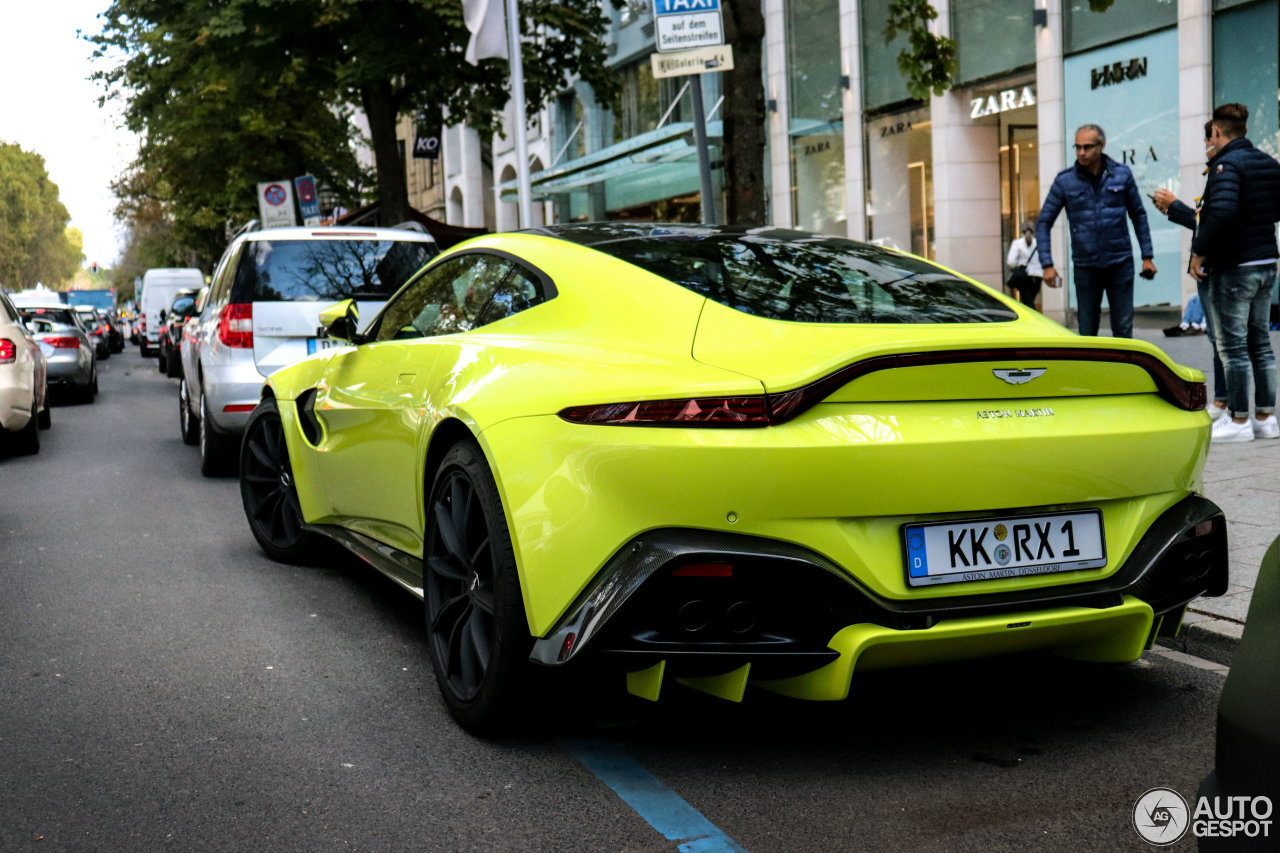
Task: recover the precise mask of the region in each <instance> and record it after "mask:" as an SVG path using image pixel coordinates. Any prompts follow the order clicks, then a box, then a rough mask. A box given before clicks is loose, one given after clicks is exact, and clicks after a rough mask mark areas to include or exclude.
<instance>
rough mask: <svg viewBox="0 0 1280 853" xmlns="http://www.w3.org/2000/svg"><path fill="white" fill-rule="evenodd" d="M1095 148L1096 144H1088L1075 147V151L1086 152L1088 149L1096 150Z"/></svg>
mask: <svg viewBox="0 0 1280 853" xmlns="http://www.w3.org/2000/svg"><path fill="white" fill-rule="evenodd" d="M1097 147H1098V143H1097V142H1091V143H1089V144H1088V145H1077V146H1076V150H1077V151H1088V150H1089V149H1090V148H1097Z"/></svg>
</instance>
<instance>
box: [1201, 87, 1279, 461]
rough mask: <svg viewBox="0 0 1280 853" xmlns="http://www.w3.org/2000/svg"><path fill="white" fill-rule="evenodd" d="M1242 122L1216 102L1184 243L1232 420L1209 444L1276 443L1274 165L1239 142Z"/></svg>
mask: <svg viewBox="0 0 1280 853" xmlns="http://www.w3.org/2000/svg"><path fill="white" fill-rule="evenodd" d="M1248 118H1249V110H1248V109H1247V108H1246V107H1245V106H1244V105H1243V104H1223V105H1222V106H1220V107H1218V108H1217V109H1216V110H1214V111H1213V120H1212V125H1213V128H1212V131H1211V134H1210V137H1209V140H1208V143H1207V144H1211V145H1213V146H1215V147H1216V152H1215V154H1214V155H1213V159H1211V160H1210V161H1209V178H1208V181H1207V182H1206V183H1205V187H1204V195H1203V196H1202V197H1201V204H1200V224H1199V227H1198V228H1197V229H1196V235H1195V239H1194V240H1193V241H1192V243H1191V254H1192V257H1191V274H1192V275H1193V276H1195V277H1196V278H1197V279H1202V280H1204V281H1205V282H1206V284H1207V285H1208V292H1209V301H1208V304H1207V305H1205V310H1206V311H1207V312H1209V313H1210V316H1211V320H1210V325H1211V326H1212V327H1213V329H1214V331H1215V333H1216V337H1217V347H1218V355H1219V356H1220V357H1221V358H1222V364H1223V367H1224V368H1225V370H1226V380H1227V410H1228V412H1229V414H1230V415H1231V417H1228V418H1220V419H1218V420H1217V421H1215V422H1214V425H1213V439H1212V440H1213V441H1214V442H1216V443H1229V442H1238V441H1252V440H1254V439H1255V438H1280V424H1277V422H1276V417H1275V406H1276V357H1275V353H1274V352H1273V351H1272V349H1271V336H1270V334H1269V331H1268V330H1269V327H1270V322H1269V321H1270V312H1271V294H1272V291H1273V290H1274V288H1275V285H1276V261H1277V259H1278V258H1280V248H1278V247H1277V245H1276V227H1275V224H1276V222H1277V220H1280V163H1277V162H1276V161H1275V159H1274V158H1273V157H1271V156H1270V155H1268V154H1267V153H1266V152H1263V151H1259V150H1258V149H1257V148H1254V147H1253V143H1251V142H1250V141H1249V140H1248V139H1247V138H1245V131H1246V129H1247V128H1246V122H1247V120H1248ZM1206 258H1208V262H1207V263H1206V261H1205V259H1206ZM1250 376H1252V378H1253V412H1254V415H1255V417H1254V419H1253V421H1252V423H1250V418H1249V379H1250Z"/></svg>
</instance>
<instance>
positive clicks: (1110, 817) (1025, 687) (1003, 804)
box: [0, 347, 1222, 853]
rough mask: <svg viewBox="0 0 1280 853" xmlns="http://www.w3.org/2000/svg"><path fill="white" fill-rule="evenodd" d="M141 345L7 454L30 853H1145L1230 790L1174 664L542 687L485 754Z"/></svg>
mask: <svg viewBox="0 0 1280 853" xmlns="http://www.w3.org/2000/svg"><path fill="white" fill-rule="evenodd" d="M136 353H137V351H136V349H135V348H132V347H131V348H129V350H128V351H127V352H126V353H124V354H123V355H116V356H113V357H112V358H111V359H109V360H108V361H106V362H104V363H103V364H102V365H101V377H100V382H101V388H102V392H101V394H100V396H99V398H98V401H97V403H95V404H93V405H81V404H69V403H63V404H61V405H58V406H56V407H55V409H54V411H53V428H52V430H50V431H48V432H45V433H43V434H42V437H43V439H44V444H43V449H42V450H41V452H40V454H39V455H38V456H35V457H22V458H6V459H0V589H2V590H3V592H2V594H0V684H2V685H3V700H2V701H0V849H2V850H6V851H8V850H27V849H40V850H76V851H79V850H86V851H90V850H91V851H114V850H131V851H149V850H178V851H181V850H233V851H240V850H254V851H258V850H266V851H276V850H299V851H323V850H341V849H353V850H374V851H377V850H415V851H434V850H442V851H467V850H496V851H531V850H557V851H559V850H574V851H629V852H630V853H640V851H674V850H677V849H686V850H703V851H713V850H726V849H735V848H734V845H736V846H737V848H739V849H745V850H749V851H753V853H764V851H788V853H792V851H833V850H857V851H861V850H868V851H879V850H885V851H890V850H892V851H907V850H922V851H923V850H929V851H933V850H937V851H951V850H981V851H994V850H1027V849H1036V850H1041V851H1057V850H1062V851H1078V850H1125V849H1130V850H1143V849H1147V845H1146V844H1145V843H1144V842H1143V841H1142V840H1141V839H1140V838H1139V837H1138V835H1137V834H1136V832H1135V831H1134V829H1133V828H1132V826H1131V824H1130V820H1131V813H1132V809H1133V805H1134V803H1135V802H1136V801H1137V799H1138V797H1139V796H1141V795H1142V794H1143V793H1144V792H1145V791H1147V790H1148V789H1150V788H1152V787H1156V786H1167V787H1172V788H1174V789H1176V790H1178V791H1180V792H1181V793H1182V794H1183V795H1184V796H1187V797H1190V796H1191V795H1192V794H1194V792H1195V789H1196V786H1197V785H1198V784H1199V782H1200V780H1201V778H1202V777H1203V776H1204V775H1205V774H1206V772H1207V771H1208V770H1209V767H1210V764H1211V761H1212V748H1213V723H1214V712H1215V706H1216V703H1217V698H1218V695H1219V692H1220V690H1221V686H1222V676H1221V674H1219V673H1215V672H1212V671H1209V670H1206V669H1203V668H1200V667H1197V666H1193V665H1189V664H1188V663H1185V662H1182V661H1179V660H1174V659H1172V658H1170V657H1168V656H1166V655H1165V654H1163V653H1162V654H1155V655H1148V656H1147V657H1146V658H1144V659H1143V660H1142V661H1140V662H1138V663H1135V664H1128V665H1121V666H1083V665H1073V664H1070V663H1065V662H1061V661H1056V660H1052V659H1044V658H1018V659H1008V660H1002V661H999V662H994V663H990V662H989V663H983V664H979V665H966V666H954V667H939V668H931V669H924V670H914V671H910V672H905V673H876V674H870V675H867V676H864V677H860V678H859V679H857V680H856V681H855V685H854V693H853V696H852V698H850V699H849V700H848V701H846V702H844V703H840V704H836V705H819V704H803V703H796V702H790V701H783V700H780V699H776V698H773V697H771V696H768V695H756V694H748V697H747V700H746V701H745V702H744V703H743V704H741V705H733V704H729V703H725V702H721V701H719V700H714V699H710V698H705V697H702V696H700V695H699V694H692V693H689V694H681V693H679V692H673V693H672V695H671V696H670V697H669V698H668V699H667V700H664V702H663V703H661V704H659V705H657V706H651V705H648V704H646V703H643V702H640V701H639V700H635V701H634V702H632V701H627V700H624V699H619V700H617V701H603V702H602V701H592V700H591V699H590V698H589V697H588V696H583V695H582V694H575V695H573V696H572V698H570V699H569V700H567V701H566V700H563V699H562V700H559V701H555V700H556V696H555V695H554V694H553V693H552V692H551V691H545V692H543V693H542V694H540V695H534V696H531V697H530V707H531V708H535V707H547V708H550V709H551V711H550V713H548V714H546V715H544V717H543V718H542V719H541V720H540V721H539V722H537V723H536V724H535V725H534V726H533V727H532V729H531V730H530V731H529V732H527V733H525V734H522V735H521V736H519V737H515V738H511V739H508V740H500V741H486V740H480V739H476V738H473V737H471V736H470V735H467V734H466V733H464V732H462V731H461V730H459V729H458V728H457V727H456V726H455V725H454V724H453V723H452V722H451V720H450V718H449V716H448V714H447V713H446V711H445V710H444V707H443V705H442V704H441V702H440V700H439V699H438V697H437V694H436V689H435V684H434V680H433V676H432V673H431V668H430V664H429V662H428V660H427V656H426V651H425V638H424V630H423V627H422V625H421V615H420V607H419V605H418V604H417V603H416V602H414V601H413V600H412V599H410V598H408V597H407V596H406V595H405V594H403V593H402V592H400V591H399V590H398V588H396V587H395V586H393V585H392V584H391V583H390V582H387V581H385V580H383V579H382V578H381V577H380V576H378V575H376V573H374V572H372V570H368V569H366V568H364V567H363V566H361V565H360V564H359V563H356V562H354V561H352V560H349V559H347V558H344V557H342V556H340V555H335V556H334V557H333V559H332V560H331V562H329V563H327V564H326V565H322V566H315V567H287V566H281V565H278V564H275V563H273V562H271V561H269V560H267V559H266V558H265V557H264V556H263V555H262V554H261V553H260V552H259V551H258V549H257V546H256V544H255V543H254V541H253V539H252V537H251V536H250V534H249V531H248V528H247V526H246V524H245V521H244V518H243V515H242V513H241V509H240V500H239V493H238V488H237V485H236V482H235V480H234V479H221V480H209V479H205V478H203V477H201V476H200V474H199V470H198V460H197V454H196V451H195V449H194V448H191V447H187V446H185V445H183V444H182V442H181V440H180V438H179V433H178V416H177V381H176V380H172V379H166V378H165V377H163V376H162V375H161V374H160V373H158V372H157V370H156V368H155V360H154V359H148V360H143V359H141V358H140V357H139V356H138V355H137V354H136ZM598 686H599V687H600V688H601V689H602V690H603V691H604V692H606V693H608V694H609V695H616V692H617V691H616V690H614V689H613V688H614V685H598ZM601 750H603V751H605V752H607V753H609V752H611V753H613V754H615V755H616V754H618V752H619V751H620V752H621V753H623V754H624V755H623V756H622V757H623V758H624V759H626V758H628V757H629V761H630V763H627V761H621V762H617V763H616V766H614V767H613V769H612V770H611V771H610V772H608V773H606V772H601V775H596V773H594V772H592V770H590V769H588V767H587V765H586V764H584V763H583V761H581V760H580V758H579V757H580V756H583V755H585V754H589V753H592V752H598V751H601ZM597 770H599V768H598V767H597ZM646 771H647V774H652V777H654V778H653V779H651V780H650V782H651V786H657V787H658V788H660V789H661V791H662V792H665V793H666V794H669V795H670V797H669V798H668V799H673V798H675V797H676V796H677V795H678V797H680V798H683V801H684V802H685V803H687V806H688V807H691V808H692V809H693V810H696V812H697V813H700V814H701V815H702V817H704V818H705V820H706V821H707V822H709V825H710V826H712V827H713V828H715V829H716V830H718V831H719V832H720V833H723V836H722V837H720V838H719V840H717V838H715V837H712V838H708V839H705V840H704V841H703V842H693V843H690V844H685V846H683V847H682V846H681V845H682V843H684V841H683V840H682V839H680V838H677V839H675V840H671V839H668V838H664V834H663V831H662V826H661V825H660V824H661V821H657V820H655V814H657V815H658V816H659V817H661V816H662V815H663V814H669V812H670V810H669V809H668V810H666V811H664V809H665V808H666V807H659V808H657V811H656V812H655V809H654V807H652V804H650V807H647V808H646V807H642V806H643V804H642V805H641V806H637V808H632V806H630V805H628V803H627V802H626V801H624V799H623V798H622V797H621V796H620V795H619V793H615V790H618V791H622V792H623V793H625V792H626V788H627V783H628V780H630V781H632V782H634V781H635V780H636V779H638V778H641V777H644V778H648V777H647V776H646ZM633 802H635V801H634V800H633ZM667 832H668V834H671V831H670V829H669V827H668V829H667ZM1174 849H1193V842H1191V841H1190V840H1184V841H1183V842H1182V843H1181V844H1180V845H1179V847H1177V848H1174Z"/></svg>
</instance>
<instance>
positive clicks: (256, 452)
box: [240, 398, 318, 563]
mask: <svg viewBox="0 0 1280 853" xmlns="http://www.w3.org/2000/svg"><path fill="white" fill-rule="evenodd" d="M240 454H241V458H240V500H241V502H242V503H243V504H244V514H245V518H247V519H248V520H249V529H250V530H251V531H253V538H254V539H257V540H258V544H259V545H261V546H262V550H263V551H265V552H266V553H267V556H268V557H271V558H272V559H273V560H280V561H282V562H286V563H297V562H300V561H302V560H304V559H305V558H306V557H308V556H309V555H310V554H311V553H312V551H313V549H314V546H315V544H316V540H317V538H318V537H317V534H315V533H312V532H311V531H309V530H307V529H306V527H305V526H304V524H303V520H302V507H301V506H300V505H299V503H298V489H297V487H296V486H295V485H294V481H293V466H292V465H290V464H289V448H288V446H287V445H286V444H285V438H284V425H283V423H282V422H281V420H280V410H279V408H278V407H277V406H276V401H275V400H272V399H270V398H268V399H266V400H263V401H262V402H261V403H259V404H258V407H257V408H256V409H254V410H253V414H252V415H251V416H250V418H249V425H248V427H247V428H246V429H245V435H244V441H243V443H242V444H241V445H240Z"/></svg>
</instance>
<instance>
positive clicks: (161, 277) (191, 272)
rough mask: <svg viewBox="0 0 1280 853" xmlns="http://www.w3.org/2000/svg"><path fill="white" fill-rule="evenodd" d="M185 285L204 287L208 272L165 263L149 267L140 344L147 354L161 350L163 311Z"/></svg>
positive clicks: (144, 280)
mask: <svg viewBox="0 0 1280 853" xmlns="http://www.w3.org/2000/svg"><path fill="white" fill-rule="evenodd" d="M184 287H190V288H192V289H193V290H199V289H200V288H202V287H204V273H202V272H200V270H198V269H195V268H194V267H165V268H157V269H153V270H147V271H146V273H145V274H144V275H143V276H142V298H141V300H140V301H139V308H138V317H139V325H140V328H139V329H138V345H139V346H140V347H141V348H142V356H143V358H146V357H147V356H149V355H152V354H154V353H155V352H157V350H156V344H157V342H158V341H159V338H160V328H161V327H162V326H163V325H164V320H162V319H161V318H160V312H161V311H168V310H169V306H170V305H172V304H173V297H174V296H175V295H176V294H177V292H178V291H179V290H181V289H182V288H184Z"/></svg>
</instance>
